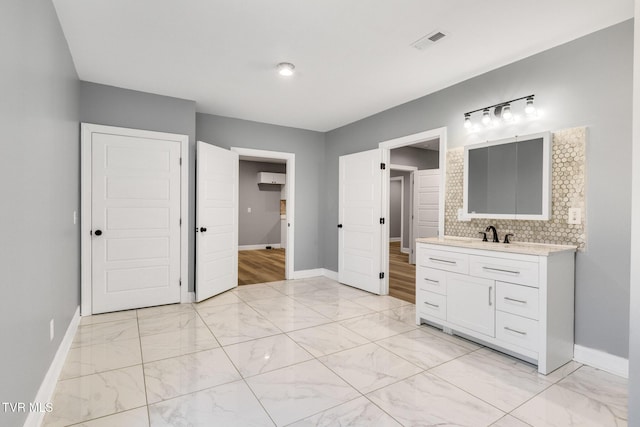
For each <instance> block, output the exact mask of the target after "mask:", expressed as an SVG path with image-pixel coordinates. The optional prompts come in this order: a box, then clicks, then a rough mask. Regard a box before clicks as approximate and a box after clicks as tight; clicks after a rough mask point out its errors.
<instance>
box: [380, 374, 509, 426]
mask: <svg viewBox="0 0 640 427" xmlns="http://www.w3.org/2000/svg"><path fill="white" fill-rule="evenodd" d="M367 397H368V398H369V399H370V400H371V401H373V403H375V404H376V405H378V406H379V407H380V408H381V409H382V410H384V411H385V412H387V413H388V414H389V415H391V416H392V417H393V418H394V419H396V420H397V421H399V422H400V424H402V425H405V426H431V425H434V426H435V425H452V426H454V425H455V426H469V427H478V426H488V425H490V424H491V423H493V422H495V421H497V420H498V419H500V418H502V417H503V416H504V415H505V413H504V412H502V411H500V410H498V409H496V408H495V407H493V406H491V405H489V404H487V403H485V402H483V401H482V400H480V399H478V398H476V397H474V396H472V395H470V394H468V393H465V392H464V391H462V390H460V389H459V388H457V387H455V386H453V385H451V384H449V383H448V382H446V381H444V380H442V379H440V378H438V377H436V376H434V375H431V374H429V373H422V374H418V375H415V376H413V377H411V378H408V379H406V380H403V381H400V382H397V383H395V384H392V385H390V386H387V387H384V388H382V389H380V390H376V391H374V392H372V393H369V394H368V395H367Z"/></svg>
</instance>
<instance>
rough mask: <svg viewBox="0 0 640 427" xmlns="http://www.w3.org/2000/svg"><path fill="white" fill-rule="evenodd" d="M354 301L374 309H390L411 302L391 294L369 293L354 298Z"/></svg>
mask: <svg viewBox="0 0 640 427" xmlns="http://www.w3.org/2000/svg"><path fill="white" fill-rule="evenodd" d="M353 302H355V303H357V304H360V305H363V306H365V307H367V308H370V309H371V310H374V311H383V310H390V309H392V308H397V307H401V306H403V305H409V304H411V303H410V302H407V301H403V300H401V299H398V298H394V297H390V296H389V295H367V296H363V297H359V298H355V299H353Z"/></svg>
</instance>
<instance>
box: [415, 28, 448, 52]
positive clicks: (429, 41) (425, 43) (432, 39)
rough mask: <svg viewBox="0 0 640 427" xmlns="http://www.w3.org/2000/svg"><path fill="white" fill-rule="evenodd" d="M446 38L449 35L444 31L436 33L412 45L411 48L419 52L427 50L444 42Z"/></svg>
mask: <svg viewBox="0 0 640 427" xmlns="http://www.w3.org/2000/svg"><path fill="white" fill-rule="evenodd" d="M446 36H447V35H446V34H445V33H443V32H442V31H434V32H433V33H431V34H427V35H426V36H424V37H422V38H421V39H420V40H418V41H415V42H413V43H411V46H413V47H414V48H416V49H418V50H425V49H426V48H428V47H429V46H431V45H433V44H434V43H436V42H438V41H440V40H442V39H443V38H445V37H446Z"/></svg>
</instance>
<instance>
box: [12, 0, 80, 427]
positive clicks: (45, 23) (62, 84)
mask: <svg viewBox="0 0 640 427" xmlns="http://www.w3.org/2000/svg"><path fill="white" fill-rule="evenodd" d="M0 32H1V33H2V36H0V52H2V56H0V85H1V86H0V93H1V94H2V95H1V99H0V129H2V132H3V141H2V144H0V147H1V148H0V177H1V179H0V194H1V195H2V209H0V236H1V237H0V239H1V243H0V271H1V272H2V278H1V279H0V280H1V285H0V289H1V290H2V298H0V338H1V340H2V350H1V351H0V366H2V369H1V371H0V401H2V402H32V401H33V400H34V398H35V396H36V393H37V392H38V389H39V387H40V384H41V383H42V380H43V378H44V376H45V374H46V372H47V370H48V369H49V365H50V364H51V361H52V360H53V357H54V355H55V353H56V351H57V350H58V347H59V346H60V342H61V340H62V337H63V336H64V333H65V331H66V330H67V328H68V326H69V323H70V321H71V318H72V317H73V314H74V312H75V310H76V308H77V307H78V305H79V303H80V298H79V296H80V291H79V290H80V285H79V283H80V267H79V259H80V240H79V227H78V225H74V224H73V211H74V210H75V211H77V210H78V209H79V203H80V199H79V182H80V179H79V170H80V166H79V157H80V152H79V143H78V141H79V137H80V128H79V126H78V90H79V83H78V77H77V75H76V72H75V68H74V66H73V62H72V60H71V55H70V53H69V49H68V47H67V42H66V40H65V39H64V37H63V34H62V30H61V28H60V24H59V23H58V19H57V16H56V13H55V10H54V8H53V4H52V3H51V2H50V1H25V0H3V1H2V2H1V3H0ZM50 319H54V321H55V338H54V340H53V341H52V342H50V341H49V320H50ZM27 404H28V403H27ZM25 418H26V414H25V413H10V412H8V413H5V412H4V411H3V410H2V409H1V408H0V425H3V426H18V425H22V424H23V422H24V420H25Z"/></svg>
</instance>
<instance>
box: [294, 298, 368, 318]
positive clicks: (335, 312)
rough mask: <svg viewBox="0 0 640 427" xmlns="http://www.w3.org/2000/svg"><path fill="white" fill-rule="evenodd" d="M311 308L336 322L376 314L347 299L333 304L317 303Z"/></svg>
mask: <svg viewBox="0 0 640 427" xmlns="http://www.w3.org/2000/svg"><path fill="white" fill-rule="evenodd" d="M303 304H304V303H303ZM311 307H313V309H314V310H315V311H317V312H318V313H320V314H322V315H323V316H326V317H328V318H329V319H331V320H334V321H336V320H346V319H352V318H354V317H358V316H364V315H365V314H371V313H374V311H373V310H371V309H369V308H367V307H364V306H362V305H360V304H356V303H355V302H352V301H349V300H347V299H338V300H337V301H335V302H331V303H319V304H318V303H316V304H312V305H311Z"/></svg>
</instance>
